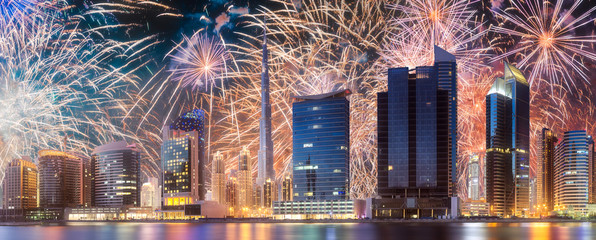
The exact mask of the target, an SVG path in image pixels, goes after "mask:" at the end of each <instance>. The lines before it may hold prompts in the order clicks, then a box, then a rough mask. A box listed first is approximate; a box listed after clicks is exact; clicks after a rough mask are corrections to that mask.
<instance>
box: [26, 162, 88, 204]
mask: <svg viewBox="0 0 596 240" xmlns="http://www.w3.org/2000/svg"><path fill="white" fill-rule="evenodd" d="M37 162H38V167H39V206H40V207H42V208H65V207H77V206H79V205H82V200H81V199H82V197H81V194H82V192H81V185H82V182H83V181H82V180H83V179H82V175H83V174H82V172H83V171H82V167H83V163H82V159H81V158H80V157H77V156H75V155H73V154H70V153H66V152H62V151H56V150H41V151H39V153H38V159H37Z"/></svg>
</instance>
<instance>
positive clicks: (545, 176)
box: [536, 128, 558, 213]
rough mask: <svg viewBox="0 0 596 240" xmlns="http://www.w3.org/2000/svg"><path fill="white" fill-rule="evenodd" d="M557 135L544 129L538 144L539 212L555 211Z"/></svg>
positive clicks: (537, 193) (537, 198)
mask: <svg viewBox="0 0 596 240" xmlns="http://www.w3.org/2000/svg"><path fill="white" fill-rule="evenodd" d="M557 141H558V139H557V135H556V134H555V133H554V132H553V131H552V130H550V129H548V128H543V129H542V132H541V134H540V139H539V143H538V165H537V167H536V181H537V182H536V202H537V208H538V210H539V212H541V213H542V212H550V211H552V210H553V209H554V179H555V178H554V170H555V164H554V163H555V146H556V145H557Z"/></svg>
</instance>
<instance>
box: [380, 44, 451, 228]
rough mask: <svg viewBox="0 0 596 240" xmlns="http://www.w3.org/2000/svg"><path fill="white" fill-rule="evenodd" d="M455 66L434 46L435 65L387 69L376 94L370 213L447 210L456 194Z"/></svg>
mask: <svg viewBox="0 0 596 240" xmlns="http://www.w3.org/2000/svg"><path fill="white" fill-rule="evenodd" d="M456 68H457V65H456V62H455V57H454V56H453V55H451V54H449V53H447V52H445V51H444V50H442V49H440V48H438V47H436V48H435V64H434V66H421V67H416V69H413V70H410V69H408V68H392V69H389V70H388V82H387V84H388V91H387V92H386V93H378V95H377V100H378V104H377V107H378V109H377V114H378V116H377V119H378V128H377V129H378V135H377V136H378V194H379V196H380V197H381V199H377V200H375V203H373V205H374V206H375V207H376V208H377V211H375V213H373V215H374V216H375V217H378V218H386V217H391V218H411V217H438V216H439V215H447V214H449V213H448V210H449V209H451V204H452V199H450V198H451V197H453V196H456V194H455V192H456V189H455V186H456V184H454V182H453V181H454V180H455V170H456V166H455V164H456V161H455V160H454V159H456V157H457V147H456V146H457V127H456V125H457V90H456V89H457V72H456ZM408 199H409V200H408ZM383 206H385V207H383ZM453 209H454V210H455V211H457V206H455V207H454V208H453ZM451 214H457V213H456V212H453V213H451Z"/></svg>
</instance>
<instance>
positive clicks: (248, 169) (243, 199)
mask: <svg viewBox="0 0 596 240" xmlns="http://www.w3.org/2000/svg"><path fill="white" fill-rule="evenodd" d="M253 194H254V193H253V180H252V161H251V158H250V151H248V149H246V147H243V148H242V151H240V155H239V156H238V206H239V207H241V208H244V207H252V205H253V198H254V196H253Z"/></svg>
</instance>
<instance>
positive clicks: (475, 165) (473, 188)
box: [468, 155, 480, 200]
mask: <svg viewBox="0 0 596 240" xmlns="http://www.w3.org/2000/svg"><path fill="white" fill-rule="evenodd" d="M468 200H480V163H479V156H478V155H472V156H471V157H470V161H469V162H468Z"/></svg>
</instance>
